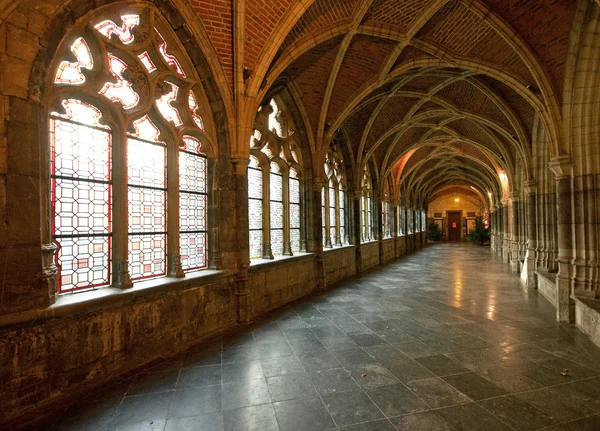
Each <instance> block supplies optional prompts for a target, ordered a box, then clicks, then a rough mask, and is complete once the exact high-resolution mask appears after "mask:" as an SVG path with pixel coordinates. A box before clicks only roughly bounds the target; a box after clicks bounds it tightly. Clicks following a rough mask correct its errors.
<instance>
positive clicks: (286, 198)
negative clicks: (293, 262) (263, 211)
mask: <svg viewBox="0 0 600 431" xmlns="http://www.w3.org/2000/svg"><path fill="white" fill-rule="evenodd" d="M282 186H283V187H282V190H283V196H282V197H283V255H284V256H292V245H291V242H290V241H291V240H290V175H289V173H288V174H287V175H282Z"/></svg>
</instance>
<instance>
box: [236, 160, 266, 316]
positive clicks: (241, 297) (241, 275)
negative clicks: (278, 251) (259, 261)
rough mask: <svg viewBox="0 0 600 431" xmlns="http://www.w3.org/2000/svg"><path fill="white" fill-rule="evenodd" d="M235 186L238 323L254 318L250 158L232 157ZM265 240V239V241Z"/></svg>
mask: <svg viewBox="0 0 600 431" xmlns="http://www.w3.org/2000/svg"><path fill="white" fill-rule="evenodd" d="M231 163H232V165H233V187H234V190H235V196H234V199H235V223H234V224H233V226H232V227H233V228H234V229H235V242H236V244H235V245H236V246H237V253H236V255H237V262H236V267H237V268H236V269H237V271H236V276H235V299H236V307H237V321H238V323H242V324H243V323H250V321H251V320H252V302H251V292H250V286H249V281H248V278H249V277H248V268H249V267H250V238H249V230H248V170H247V168H248V159H232V160H231ZM263 242H264V241H263Z"/></svg>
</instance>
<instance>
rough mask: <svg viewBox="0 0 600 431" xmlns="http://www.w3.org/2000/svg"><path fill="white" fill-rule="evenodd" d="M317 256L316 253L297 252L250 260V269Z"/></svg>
mask: <svg viewBox="0 0 600 431" xmlns="http://www.w3.org/2000/svg"><path fill="white" fill-rule="evenodd" d="M314 257H315V254H314V253H296V254H294V255H293V256H275V258H273V259H255V260H251V261H250V268H249V270H250V271H252V270H253V269H262V268H264V267H266V266H277V265H283V264H286V263H290V261H295V260H302V259H312V258H314Z"/></svg>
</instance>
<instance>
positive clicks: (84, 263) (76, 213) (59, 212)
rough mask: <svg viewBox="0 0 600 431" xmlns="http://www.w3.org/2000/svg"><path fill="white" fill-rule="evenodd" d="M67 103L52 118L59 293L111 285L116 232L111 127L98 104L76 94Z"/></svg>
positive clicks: (51, 139) (52, 173)
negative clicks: (62, 111) (112, 215)
mask: <svg viewBox="0 0 600 431" xmlns="http://www.w3.org/2000/svg"><path fill="white" fill-rule="evenodd" d="M63 106H64V107H65V112H66V114H65V115H61V116H60V117H59V116H58V115H57V114H53V117H52V119H51V121H50V148H51V176H52V181H51V184H52V194H51V198H52V208H53V214H54V215H53V219H52V236H53V238H54V241H55V242H56V243H57V244H58V246H59V248H58V252H57V256H56V260H57V266H58V267H59V272H60V274H59V288H58V291H59V293H65V292H72V291H75V290H81V289H90V288H94V287H99V286H106V285H108V284H109V280H110V259H111V256H110V254H111V244H110V243H111V236H112V226H111V219H110V213H111V209H112V208H111V206H112V196H111V194H112V175H111V158H110V153H111V135H110V132H109V130H108V128H106V127H103V126H98V122H99V119H100V112H99V111H98V110H97V109H96V108H94V107H93V106H91V105H87V104H85V103H83V102H81V101H78V100H72V99H69V100H65V101H63ZM78 120H79V121H78ZM80 121H81V122H80Z"/></svg>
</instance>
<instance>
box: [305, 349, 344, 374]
mask: <svg viewBox="0 0 600 431" xmlns="http://www.w3.org/2000/svg"><path fill="white" fill-rule="evenodd" d="M299 359H300V362H301V363H302V366H303V367H304V369H305V370H306V371H318V370H329V369H332V368H339V367H341V365H340V363H339V362H338V360H337V359H335V357H334V356H333V355H332V354H331V353H329V352H325V353H318V354H316V355H306V356H301V357H300V358H299Z"/></svg>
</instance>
